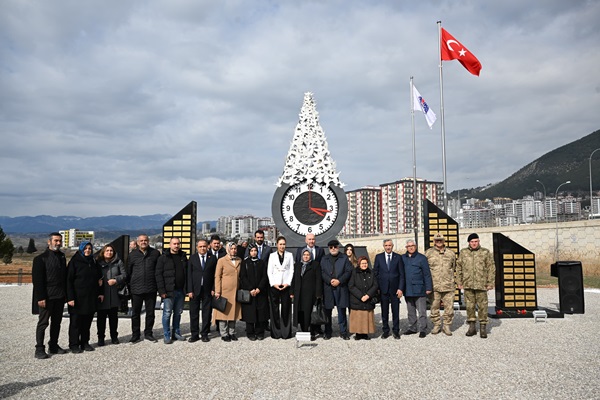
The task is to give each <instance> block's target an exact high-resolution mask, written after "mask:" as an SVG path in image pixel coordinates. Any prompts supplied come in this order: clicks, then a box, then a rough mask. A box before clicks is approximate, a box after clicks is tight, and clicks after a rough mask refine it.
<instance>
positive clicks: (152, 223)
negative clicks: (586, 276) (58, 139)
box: [0, 130, 600, 233]
mask: <svg viewBox="0 0 600 400" xmlns="http://www.w3.org/2000/svg"><path fill="white" fill-rule="evenodd" d="M598 148H600V130H597V131H595V132H593V133H590V134H589V135H587V136H585V137H583V138H581V139H579V140H576V141H574V142H571V143H569V144H566V145H564V146H561V147H559V148H557V149H555V150H552V151H550V152H548V153H546V154H544V155H543V156H541V157H539V158H538V159H536V160H534V161H532V162H531V163H529V164H527V165H526V166H524V167H523V168H521V169H519V170H518V171H517V172H515V173H514V174H512V175H511V176H509V177H508V178H506V179H505V180H503V181H501V182H498V183H495V184H490V185H488V186H486V187H478V188H470V189H461V190H455V191H454V192H452V193H450V194H449V197H450V198H456V197H457V196H458V195H460V197H461V198H465V197H466V198H469V197H474V198H478V199H486V198H487V199H493V198H494V197H509V198H512V199H519V198H522V197H523V196H526V195H533V193H534V192H536V191H539V192H542V193H545V195H546V196H548V197H553V196H554V193H555V191H556V189H557V188H558V186H559V185H561V184H562V183H563V182H566V181H571V183H570V184H567V185H564V186H562V187H561V192H565V193H572V194H577V195H582V196H583V197H589V190H590V186H589V183H590V173H589V159H590V154H591V152H592V151H594V150H595V149H598ZM594 176H595V177H596V179H597V180H598V183H597V185H596V188H600V153H599V154H598V156H597V158H596V159H592V177H594ZM538 181H539V182H542V183H539V182H538ZM587 202H588V204H589V200H587ZM583 203H584V204H585V202H583ZM170 218H171V215H168V214H153V215H143V216H135V215H109V216H105V217H89V218H81V217H74V216H58V217H52V216H50V215H38V216H35V217H3V216H0V226H1V227H2V229H3V230H4V232H6V233H36V232H44V233H48V232H52V231H57V230H63V229H70V228H76V229H83V230H93V231H96V232H98V233H100V232H132V231H135V232H142V231H147V232H148V233H151V232H154V231H158V232H160V231H161V229H162V225H163V224H164V223H165V222H166V221H168V220H169V219H170ZM208 222H210V223H211V227H215V226H216V221H208ZM200 224H201V222H199V223H198V225H200Z"/></svg>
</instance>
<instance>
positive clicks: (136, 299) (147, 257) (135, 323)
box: [127, 234, 160, 343]
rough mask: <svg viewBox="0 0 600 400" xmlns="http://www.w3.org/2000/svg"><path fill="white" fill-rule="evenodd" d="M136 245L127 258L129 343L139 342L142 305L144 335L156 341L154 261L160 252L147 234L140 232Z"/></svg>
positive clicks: (147, 338)
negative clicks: (153, 331)
mask: <svg viewBox="0 0 600 400" xmlns="http://www.w3.org/2000/svg"><path fill="white" fill-rule="evenodd" d="M137 244H138V247H137V249H134V250H132V251H131V253H129V259H128V260H127V276H128V277H130V278H129V286H130V289H131V308H132V314H131V340H130V342H131V343H139V342H140V341H141V340H142V339H141V337H140V315H141V313H142V305H143V304H145V305H146V326H145V328H144V337H145V338H146V340H150V341H151V342H156V339H155V338H154V335H153V334H152V329H153V328H154V318H155V315H154V307H155V306H156V277H155V274H156V262H157V261H158V257H160V252H159V251H158V250H156V249H154V248H152V247H150V240H149V238H148V235H146V234H142V235H139V236H138V239H137Z"/></svg>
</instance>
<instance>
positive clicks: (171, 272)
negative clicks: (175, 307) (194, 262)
mask: <svg viewBox="0 0 600 400" xmlns="http://www.w3.org/2000/svg"><path fill="white" fill-rule="evenodd" d="M175 257H178V258H179V260H180V264H181V268H183V271H181V272H180V273H181V274H182V276H183V287H182V288H181V290H183V291H184V293H187V292H186V291H185V286H186V282H185V281H186V279H185V278H186V273H187V265H188V259H187V256H186V255H185V251H183V250H179V253H177V254H172V253H171V252H170V251H168V250H167V252H166V253H164V254H162V255H161V256H160V257H159V258H158V261H157V262H156V273H155V276H156V288H157V290H158V294H159V295H160V296H162V295H163V294H164V295H166V296H167V297H173V291H174V290H175V285H176V282H175V278H176V274H177V272H176V271H175V265H176V264H175V261H173V259H174V258H175Z"/></svg>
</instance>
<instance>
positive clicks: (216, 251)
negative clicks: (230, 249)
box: [209, 235, 227, 260]
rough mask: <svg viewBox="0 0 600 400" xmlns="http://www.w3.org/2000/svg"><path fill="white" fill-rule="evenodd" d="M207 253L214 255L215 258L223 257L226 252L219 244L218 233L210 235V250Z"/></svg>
mask: <svg viewBox="0 0 600 400" xmlns="http://www.w3.org/2000/svg"><path fill="white" fill-rule="evenodd" d="M209 253H210V254H212V255H214V256H216V257H217V260H218V259H219V258H221V257H225V256H226V255H227V252H226V251H225V249H224V248H223V245H222V244H221V237H219V235H212V236H211V237H210V250H209Z"/></svg>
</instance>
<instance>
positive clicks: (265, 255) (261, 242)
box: [238, 229, 271, 265]
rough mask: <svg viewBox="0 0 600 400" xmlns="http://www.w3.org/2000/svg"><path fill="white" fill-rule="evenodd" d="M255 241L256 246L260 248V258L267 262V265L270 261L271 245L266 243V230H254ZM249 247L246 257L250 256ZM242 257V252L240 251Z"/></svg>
mask: <svg viewBox="0 0 600 400" xmlns="http://www.w3.org/2000/svg"><path fill="white" fill-rule="evenodd" d="M254 243H255V244H256V248H257V249H258V258H260V259H261V260H263V261H264V262H265V265H267V263H268V262H269V254H271V247H270V246H269V245H267V244H265V232H263V231H262V229H258V230H257V231H256V232H254ZM248 251H249V250H248V249H246V253H245V255H244V258H246V257H248V256H249V254H248ZM238 254H239V255H240V257H241V254H240V253H238Z"/></svg>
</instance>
